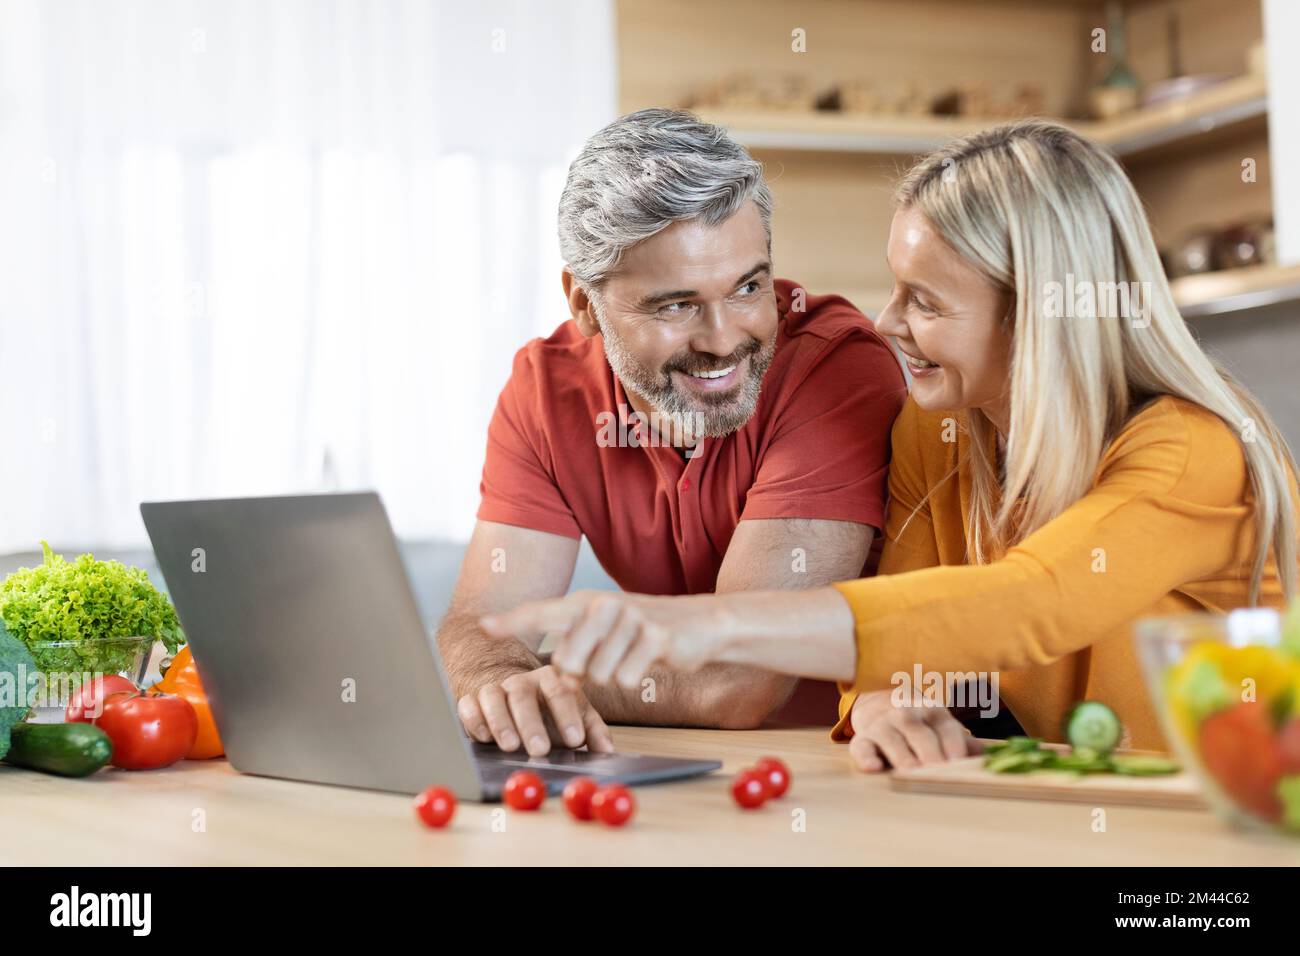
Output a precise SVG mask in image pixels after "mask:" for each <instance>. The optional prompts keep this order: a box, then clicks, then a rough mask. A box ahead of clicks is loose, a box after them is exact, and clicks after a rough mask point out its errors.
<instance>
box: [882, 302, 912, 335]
mask: <svg viewBox="0 0 1300 956" xmlns="http://www.w3.org/2000/svg"><path fill="white" fill-rule="evenodd" d="M876 331H877V332H879V333H880V334H881V335H892V336H895V337H906V335H907V323H906V322H905V321H904V320H903V317H902V310H901V309H897V308H895V307H894V300H893V299H892V298H891V299H890V300H889V301H888V302H887V303H885V307H884V308H883V309H881V310H880V311H879V312H878V313H877V314H876Z"/></svg>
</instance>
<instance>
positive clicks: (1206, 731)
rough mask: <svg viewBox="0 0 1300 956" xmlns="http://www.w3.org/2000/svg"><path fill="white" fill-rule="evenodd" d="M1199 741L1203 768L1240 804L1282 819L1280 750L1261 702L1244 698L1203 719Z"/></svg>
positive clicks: (1273, 818)
mask: <svg viewBox="0 0 1300 956" xmlns="http://www.w3.org/2000/svg"><path fill="white" fill-rule="evenodd" d="M1200 744H1201V762H1202V763H1203V764H1204V765H1205V769H1206V770H1207V771H1209V774H1210V776H1212V777H1213V778H1214V779H1215V781H1216V782H1217V783H1218V784H1219V786H1220V787H1222V788H1223V790H1224V792H1226V793H1227V794H1228V796H1230V797H1231V798H1232V799H1233V801H1234V802H1235V803H1236V804H1237V805H1238V806H1239V807H1241V808H1242V809H1244V810H1249V811H1250V812H1251V813H1254V814H1256V815H1258V816H1261V817H1263V818H1264V819H1265V820H1280V819H1281V818H1282V801H1281V799H1279V798H1278V795H1277V782H1278V780H1279V779H1281V777H1282V772H1283V771H1282V754H1281V753H1280V751H1279V749H1278V746H1277V742H1276V741H1275V740H1274V739H1273V721H1272V719H1271V718H1270V716H1269V713H1268V710H1267V709H1266V708H1265V707H1264V705H1263V704H1260V703H1258V702H1256V701H1245V702H1242V703H1240V704H1237V705H1236V706H1235V707H1232V708H1230V709H1229V710H1222V711H1219V713H1217V714H1214V715H1212V716H1210V717H1207V718H1205V720H1203V721H1202V722H1201V740H1200Z"/></svg>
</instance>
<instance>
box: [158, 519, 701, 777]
mask: <svg viewBox="0 0 1300 956" xmlns="http://www.w3.org/2000/svg"><path fill="white" fill-rule="evenodd" d="M140 513H141V515H142V516H143V518H144V524H145V527H146V528H147V529H148V532H149V538H150V540H151V541H152V543H153V549H154V553H155V555H156V556H157V559H158V564H159V567H160V568H161V569H162V573H163V577H164V578H165V579H166V581H167V588H168V590H169V592H170V594H171V599H172V602H173V603H174V604H175V606H176V611H177V613H178V615H179V616H180V621H181V626H182V627H183V628H184V629H185V634H186V637H187V638H188V640H189V643H190V647H191V649H192V651H193V654H194V658H195V660H196V662H197V663H198V666H199V669H200V670H201V671H202V673H203V686H204V689H205V690H206V691H207V694H208V697H209V699H210V702H211V706H212V713H213V717H214V719H215V720H216V723H217V729H218V730H219V731H220V733H221V740H222V742H223V744H224V745H225V750H226V756H227V757H228V758H229V759H230V763H231V764H232V765H233V766H234V767H235V769H236V770H239V771H240V772H242V773H249V774H257V775H260V776H267V777H281V778H285V779H290V780H304V781H310V782H313V783H327V784H337V785H341V786H347V787H361V788H365V789H371V790H388V791H393V792H396V793H418V792H420V791H421V790H423V789H424V788H425V787H428V786H430V785H432V784H438V785H440V786H444V787H447V788H448V789H450V790H452V791H453V792H454V793H455V794H456V796H457V797H459V798H461V799H463V800H484V801H492V800H499V799H500V798H501V791H502V787H503V786H504V784H505V781H506V778H507V777H509V776H510V774H511V773H513V772H515V771H517V770H520V769H523V768H527V769H529V770H532V771H534V772H535V773H537V774H538V776H540V777H541V778H542V779H543V780H544V781H545V782H546V784H547V788H548V790H550V792H552V793H558V792H559V791H560V790H562V789H563V788H564V785H565V784H566V783H567V782H568V781H570V780H572V779H573V778H574V777H576V776H589V777H592V778H593V779H595V780H596V781H597V782H603V781H619V782H622V783H626V784H629V785H635V784H645V783H657V782H660V781H665V780H676V779H680V778H684V777H693V776H697V775H700V774H706V773H710V772H712V771H714V770H717V769H719V768H720V767H721V766H722V765H721V763H720V762H718V761H716V760H682V759H676V758H670V757H654V756H645V755H640V754H599V753H591V752H588V751H585V750H578V751H574V750H567V749H562V748H561V749H556V750H553V751H552V752H551V753H550V754H549V755H548V756H546V757H529V756H528V754H527V753H525V752H523V751H522V750H521V751H519V752H517V753H507V752H505V751H503V750H500V749H499V748H497V747H495V746H487V745H483V744H479V743H477V742H475V741H472V740H471V739H470V738H469V737H468V735H467V734H466V733H465V731H464V730H463V728H462V726H461V722H460V718H459V717H458V716H457V713H456V702H455V700H454V699H453V698H452V695H451V691H450V688H449V686H448V683H447V677H446V674H445V672H444V671H443V668H442V661H441V658H440V657H439V655H438V651H437V646H436V643H435V641H434V640H433V637H432V635H430V634H429V633H428V632H427V631H426V630H425V627H424V625H423V623H422V621H421V619H420V614H419V610H418V608H417V605H416V602H415V596H414V595H413V594H412V592H411V586H410V581H409V580H408V578H407V576H406V570H405V567H404V566H403V564H402V558H401V554H400V552H399V551H398V547H397V540H396V538H395V537H394V535H393V530H392V526H391V525H390V524H389V521H388V515H387V512H386V511H385V510H384V506H383V503H382V502H381V501H380V499H379V496H378V495H376V494H374V493H360V494H329V495H305V496H294V497H276V498H236V499H226V500H213V501H170V502H145V503H143V504H142V505H141V506H140Z"/></svg>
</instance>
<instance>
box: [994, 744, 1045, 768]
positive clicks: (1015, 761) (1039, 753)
mask: <svg viewBox="0 0 1300 956" xmlns="http://www.w3.org/2000/svg"><path fill="white" fill-rule="evenodd" d="M1052 756H1053V754H1052V752H1051V751H1050V750H1011V749H1007V750H1003V751H1002V752H1001V753H995V754H993V755H991V756H989V757H988V758H986V759H985V761H984V766H986V767H988V768H989V769H990V770H992V771H993V772H994V773H1028V772H1029V771H1031V770H1039V769H1042V768H1043V767H1045V766H1046V765H1047V764H1048V762H1049V761H1050V760H1051V759H1052Z"/></svg>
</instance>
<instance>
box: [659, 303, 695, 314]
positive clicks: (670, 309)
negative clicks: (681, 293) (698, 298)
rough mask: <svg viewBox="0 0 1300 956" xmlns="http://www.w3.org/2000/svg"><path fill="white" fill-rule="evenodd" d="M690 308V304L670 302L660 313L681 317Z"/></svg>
mask: <svg viewBox="0 0 1300 956" xmlns="http://www.w3.org/2000/svg"><path fill="white" fill-rule="evenodd" d="M690 307H691V304H690V303H689V302H669V303H668V304H667V305H661V306H660V307H659V311H660V313H662V314H663V315H681V314H682V313H683V312H685V311H686V310H687V309H689V308H690Z"/></svg>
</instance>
